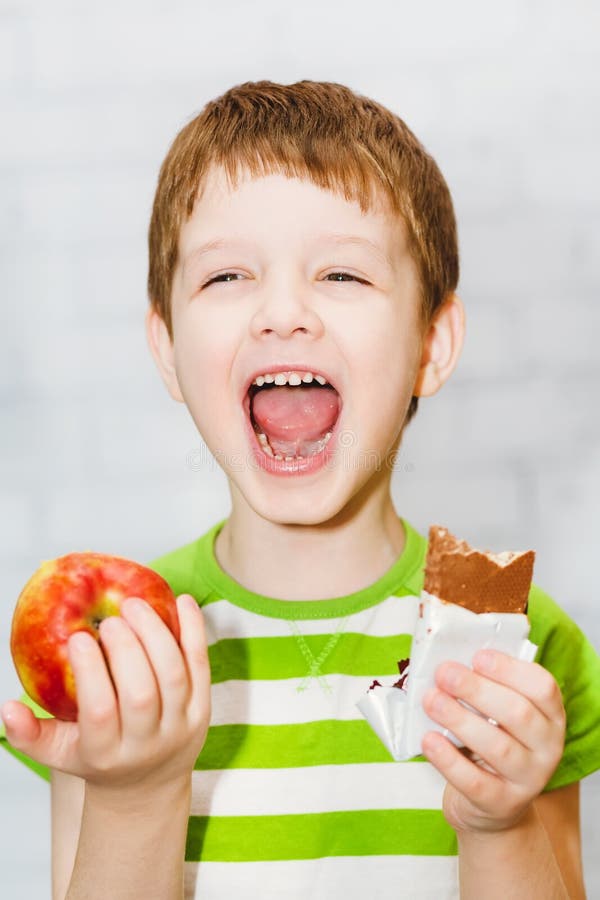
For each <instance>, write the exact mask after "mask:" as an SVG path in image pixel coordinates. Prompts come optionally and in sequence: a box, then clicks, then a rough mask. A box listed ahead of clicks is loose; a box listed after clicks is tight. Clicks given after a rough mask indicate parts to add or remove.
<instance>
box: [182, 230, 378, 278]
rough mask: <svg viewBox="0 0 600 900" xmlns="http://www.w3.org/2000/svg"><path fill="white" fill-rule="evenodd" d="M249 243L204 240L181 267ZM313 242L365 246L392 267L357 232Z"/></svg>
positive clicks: (320, 237) (329, 235)
mask: <svg viewBox="0 0 600 900" xmlns="http://www.w3.org/2000/svg"><path fill="white" fill-rule="evenodd" d="M250 243H251V241H248V240H244V239H243V238H225V237H218V238H214V239H213V240H211V241H206V242H205V243H202V244H199V245H198V246H197V247H194V249H193V250H191V251H190V253H188V255H187V256H186V258H185V260H184V263H183V269H184V271H185V270H186V269H187V268H188V266H190V265H191V264H192V263H196V262H198V260H199V259H201V258H202V257H203V256H206V255H207V254H209V253H212V252H213V251H215V250H222V249H224V248H226V247H233V246H242V245H247V244H250ZM314 243H315V244H320V243H330V244H335V245H337V246H343V245H344V244H350V245H355V246H358V247H366V249H367V250H369V251H370V252H371V253H373V255H374V256H376V257H377V258H378V259H379V261H380V262H382V263H384V265H386V266H389V268H390V269H391V268H393V264H392V261H391V259H390V257H389V255H388V254H387V253H386V252H385V251H384V250H383V249H382V248H381V247H380V246H379V245H378V244H376V243H375V242H374V241H371V240H370V239H369V238H366V237H363V236H362V235H359V234H344V233H342V232H338V231H330V232H327V233H326V234H320V235H318V236H317V237H316V238H315V241H314Z"/></svg>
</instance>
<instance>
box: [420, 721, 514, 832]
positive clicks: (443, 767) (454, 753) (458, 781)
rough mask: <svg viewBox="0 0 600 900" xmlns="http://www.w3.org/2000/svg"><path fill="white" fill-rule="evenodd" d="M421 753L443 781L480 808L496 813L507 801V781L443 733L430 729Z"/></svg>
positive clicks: (489, 812) (424, 739) (502, 808)
mask: <svg viewBox="0 0 600 900" xmlns="http://www.w3.org/2000/svg"><path fill="white" fill-rule="evenodd" d="M422 748H423V754H424V755H425V756H426V757H427V759H428V760H429V761H430V762H431V763H432V765H434V766H435V768H436V769H437V770H438V771H439V772H441V774H442V775H443V776H444V778H445V779H446V781H447V782H448V783H449V784H451V785H452V786H453V787H454V788H456V790H457V791H458V792H459V793H460V794H463V796H465V797H466V798H467V799H468V800H469V801H470V802H471V803H473V804H474V805H475V806H476V807H477V808H478V809H480V810H481V811H482V812H485V813H487V814H490V815H494V816H497V815H498V812H499V811H503V810H504V807H505V805H506V800H507V797H506V784H505V782H504V781H503V779H501V778H499V777H498V776H497V775H494V774H493V773H491V772H488V771H486V769H484V768H482V767H481V766H477V765H475V763H473V762H471V761H470V760H469V759H467V757H466V756H464V754H463V753H461V752H460V750H458V748H457V747H455V746H454V745H453V744H452V743H451V742H450V741H449V740H448V739H447V738H445V737H444V736H443V735H441V734H439V733H437V732H434V731H429V732H428V733H427V734H426V735H425V737H424V738H423V742H422Z"/></svg>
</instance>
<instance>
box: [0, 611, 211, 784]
mask: <svg viewBox="0 0 600 900" xmlns="http://www.w3.org/2000/svg"><path fill="white" fill-rule="evenodd" d="M177 611H178V616H179V623H180V630H181V638H180V644H178V643H177V641H176V639H175V637H174V636H173V634H172V633H171V631H170V630H169V629H168V628H167V626H166V625H165V624H164V622H163V621H162V620H161V619H160V617H159V616H158V615H157V613H156V612H155V611H154V610H153V609H152V607H151V606H149V604H147V603H144V602H143V601H140V600H139V599H137V598H129V599H128V600H126V601H124V603H123V604H122V607H121V613H122V616H111V617H109V618H107V619H105V620H104V621H103V622H102V623H101V624H100V641H101V644H102V648H103V649H104V653H105V654H106V659H105V657H104V655H103V653H102V649H101V647H100V646H99V644H98V643H97V641H96V640H95V639H94V638H93V637H92V636H91V635H89V634H87V633H86V632H78V633H76V634H74V635H72V636H71V637H70V638H69V642H68V652H69V659H70V662H71V666H72V668H73V673H74V675H75V684H76V689H77V704H78V708H79V714H78V720H77V722H64V721H61V720H59V719H36V717H35V716H34V714H33V712H32V711H31V710H30V709H29V707H28V706H25V704H23V703H19V702H18V701H8V702H7V703H5V704H4V705H3V707H2V710H1V713H2V718H3V720H4V723H5V725H6V736H7V739H8V741H9V742H10V743H11V744H12V746H13V747H15V748H16V749H17V750H20V751H22V752H23V753H25V754H26V755H27V756H30V757H31V758H32V759H35V760H36V761H37V762H39V763H41V764H42V765H46V766H49V767H50V768H52V769H58V770H60V771H62V772H67V773H69V774H71V775H77V776H79V777H81V778H83V779H85V780H86V781H87V782H88V783H90V784H94V785H98V786H106V787H120V788H123V787H133V788H135V789H137V788H140V789H142V790H146V789H148V788H150V789H151V788H152V787H153V786H159V785H164V784H165V783H167V782H172V781H173V780H177V779H180V778H188V777H189V776H190V774H191V771H192V769H193V768H194V763H195V761H196V758H197V756H198V754H199V753H200V750H201V749H202V747H203V745H204V741H205V738H206V733H207V730H208V725H209V721H210V668H209V663H208V652H207V646H206V638H205V633H204V621H203V616H202V613H201V611H200V608H199V606H198V604H197V603H196V601H195V600H194V598H193V597H191V596H190V595H189V594H181V595H180V596H179V597H177Z"/></svg>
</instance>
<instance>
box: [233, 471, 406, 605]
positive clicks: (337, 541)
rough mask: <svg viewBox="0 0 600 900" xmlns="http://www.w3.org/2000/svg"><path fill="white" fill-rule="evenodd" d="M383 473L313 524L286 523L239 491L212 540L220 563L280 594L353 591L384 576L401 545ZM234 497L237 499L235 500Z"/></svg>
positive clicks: (251, 586) (312, 596)
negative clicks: (362, 492) (365, 490)
mask: <svg viewBox="0 0 600 900" xmlns="http://www.w3.org/2000/svg"><path fill="white" fill-rule="evenodd" d="M389 482H390V479H389V477H388V478H387V479H384V480H382V481H381V482H380V484H379V485H378V486H377V487H376V488H375V490H373V489H372V486H371V491H370V492H369V497H368V498H367V499H366V500H365V499H364V498H361V497H360V495H357V497H355V498H352V500H351V501H350V503H349V504H348V505H347V506H346V507H345V508H344V509H343V510H342V511H341V512H340V513H338V514H337V515H336V516H334V517H333V518H332V519H330V520H328V521H327V522H323V523H320V524H318V525H287V524H281V523H278V522H272V521H270V520H269V519H265V518H264V517H262V516H260V515H258V514H257V513H256V512H255V511H254V510H253V509H252V508H251V507H250V506H248V504H247V503H245V502H241V500H242V498H236V497H235V495H234V503H233V505H232V512H231V515H230V516H229V518H228V519H227V521H226V523H225V525H224V526H223V528H222V529H221V531H220V533H219V535H218V537H217V540H216V542H215V554H216V557H217V560H218V562H219V565H220V566H221V568H223V569H224V570H225V572H227V574H228V575H229V576H230V577H231V578H233V579H235V581H237V582H238V583H239V584H241V585H242V586H243V587H245V588H246V589H247V590H250V591H253V592H254V593H257V594H263V595H265V596H268V597H277V598H279V599H282V600H320V599H326V598H330V597H341V596H345V595H346V594H352V593H354V592H356V591H359V590H362V589H363V588H366V587H368V586H369V585H370V584H373V583H374V582H375V581H377V580H378V579H379V578H381V577H382V576H383V575H384V574H385V573H386V572H387V570H388V569H389V568H390V567H391V566H392V565H393V563H394V562H395V560H396V559H397V558H398V556H399V555H400V554H401V553H402V550H403V549H404V543H405V534H404V528H403V527H402V522H401V521H400V519H399V518H398V515H397V513H396V511H395V509H394V505H393V502H392V498H391V495H390V483H389ZM236 500H237V501H238V502H235V501H236Z"/></svg>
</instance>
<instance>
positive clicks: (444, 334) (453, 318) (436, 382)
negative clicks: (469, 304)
mask: <svg viewBox="0 0 600 900" xmlns="http://www.w3.org/2000/svg"><path fill="white" fill-rule="evenodd" d="M464 336H465V310H464V306H463V304H462V301H461V300H460V299H459V297H457V296H456V294H449V295H448V297H447V298H446V300H445V301H444V302H443V304H442V305H441V306H440V308H439V309H438V311H437V312H436V314H435V316H434V317H433V319H432V321H431V322H430V324H429V328H428V329H427V333H426V334H425V339H424V341H423V351H422V354H421V363H420V366H419V372H418V374H417V379H416V382H415V386H414V389H413V395H414V396H415V397H431V395H432V394H435V393H436V392H437V391H439V389H440V388H441V386H442V385H443V384H444V383H445V382H446V381H447V380H448V378H449V377H450V375H451V374H452V372H453V371H454V369H455V367H456V363H457V362H458V357H459V356H460V351H461V350H462V345H463V340H464Z"/></svg>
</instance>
